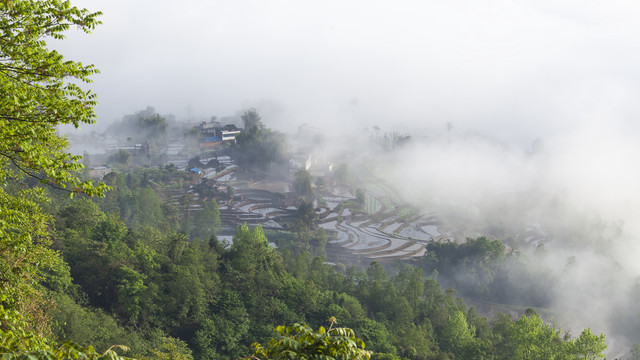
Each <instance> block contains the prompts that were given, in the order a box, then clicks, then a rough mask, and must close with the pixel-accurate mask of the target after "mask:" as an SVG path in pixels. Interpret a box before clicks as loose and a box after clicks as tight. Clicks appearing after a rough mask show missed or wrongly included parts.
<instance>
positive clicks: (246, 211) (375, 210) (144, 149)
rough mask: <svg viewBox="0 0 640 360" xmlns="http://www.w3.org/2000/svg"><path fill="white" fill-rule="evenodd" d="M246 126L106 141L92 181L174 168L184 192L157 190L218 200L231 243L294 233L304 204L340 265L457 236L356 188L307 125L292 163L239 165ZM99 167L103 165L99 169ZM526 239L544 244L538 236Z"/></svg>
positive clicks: (234, 122) (379, 192)
mask: <svg viewBox="0 0 640 360" xmlns="http://www.w3.org/2000/svg"><path fill="white" fill-rule="evenodd" d="M256 115H257V113H256ZM146 116H149V114H146ZM245 116H246V114H245ZM242 125H244V124H242V117H240V116H237V117H222V118H221V119H220V120H217V118H213V119H212V120H211V121H209V122H198V123H186V124H180V132H174V134H178V135H177V136H176V135H173V136H172V135H162V136H159V137H157V138H156V139H147V140H145V141H144V142H141V143H134V144H124V145H123V142H122V140H120V141H119V142H115V141H114V140H113V139H111V140H110V141H111V142H109V141H105V144H107V145H106V149H105V151H104V152H103V153H102V154H87V155H88V158H90V159H91V166H90V167H89V168H88V170H87V174H88V176H90V177H92V178H94V179H101V178H102V177H104V176H105V175H106V174H108V173H109V172H111V171H123V170H126V169H132V168H135V167H137V166H142V167H149V166H154V165H155V166H158V167H159V168H165V167H175V169H176V170H177V171H178V172H181V173H183V176H184V177H185V178H186V179H188V181H186V182H185V183H184V184H185V185H184V186H183V187H182V188H168V189H158V190H160V191H161V193H162V194H164V197H165V198H167V199H169V201H172V202H174V203H175V204H178V203H179V201H180V199H181V198H182V197H183V196H185V194H189V196H192V197H193V201H192V204H191V205H190V209H189V211H194V212H197V211H199V210H200V209H201V207H202V203H203V201H206V200H210V199H214V200H216V202H217V203H218V205H219V208H220V220H221V226H220V231H219V233H218V234H219V236H220V237H221V238H223V239H226V240H228V241H230V240H231V238H232V235H233V233H234V231H235V228H236V227H237V226H239V225H242V224H247V225H249V226H255V225H258V224H260V225H261V226H262V227H263V228H264V229H267V230H272V231H287V230H290V229H291V228H292V227H294V226H295V225H294V224H295V222H296V221H297V219H298V218H299V216H300V207H301V205H302V204H303V203H304V202H308V203H310V204H312V209H313V214H312V218H313V221H312V222H311V223H309V225H310V226H311V227H313V228H318V229H323V231H324V232H325V233H326V234H327V236H328V241H327V245H326V250H327V261H330V262H334V263H341V264H346V265H354V264H365V265H366V264H368V262H370V261H371V260H376V261H378V262H384V261H391V260H397V259H412V258H420V257H422V256H423V255H424V254H425V251H426V246H427V244H428V243H429V242H431V241H434V240H445V239H449V238H452V237H454V236H456V234H455V229H451V228H447V227H446V226H444V225H443V224H441V222H440V220H439V219H438V213H437V212H436V211H432V212H429V213H425V212H420V211H418V210H416V209H413V208H411V207H408V206H403V205H401V204H400V203H399V202H398V199H397V198H396V197H395V196H394V195H393V191H392V190H390V189H388V187H386V186H385V185H384V183H383V182H381V181H375V180H374V181H371V179H370V180H368V181H367V182H361V183H360V184H357V183H356V182H355V181H353V179H347V178H346V177H347V176H346V175H345V173H344V172H345V168H346V167H347V165H346V164H340V163H339V160H337V161H336V160H335V159H330V158H329V157H328V156H327V155H325V154H322V153H321V152H319V151H316V147H317V146H314V144H316V143H317V142H318V141H321V140H319V139H321V136H322V132H321V131H320V130H318V129H315V128H312V127H309V126H304V125H303V126H300V127H299V128H298V129H297V132H296V133H295V134H293V135H290V136H287V137H286V139H285V141H286V142H287V144H288V147H287V151H283V154H284V155H285V156H286V158H284V159H282V161H280V162H279V163H277V164H276V163H273V164H272V166H271V167H270V168H269V169H267V170H266V172H265V171H264V170H263V169H254V168H250V167H249V168H247V167H246V165H245V167H243V166H239V164H238V158H239V157H241V154H239V150H238V146H237V144H238V140H240V141H242V136H243V135H242V134H243V133H244V132H245V131H246V130H245V128H244V126H242ZM259 126H260V127H261V128H263V125H262V124H260V125H259ZM263 131H269V130H268V129H267V130H263ZM180 135H181V136H180ZM158 138H159V139H162V140H163V141H157V139H158ZM401 139H402V141H406V137H402V138H401ZM130 140H131V139H130ZM290 149H292V150H290ZM124 151H126V152H128V153H129V154H130V158H128V157H127V160H126V162H125V163H121V162H118V161H117V158H118V154H119V153H122V152H124ZM94 159H95V160H94ZM99 160H103V161H105V164H100V166H93V165H94V164H95V162H96V161H99ZM340 167H341V169H340ZM304 175H306V176H308V177H309V179H307V181H308V184H306V186H308V189H305V190H300V189H298V190H296V189H295V187H296V184H295V183H296V181H300V179H298V180H297V178H299V177H300V176H303V177H304ZM527 236H528V237H529V238H530V240H531V241H540V240H541V239H540V238H539V236H538V237H536V236H537V235H535V234H533V235H527ZM542 240H543V239H542Z"/></svg>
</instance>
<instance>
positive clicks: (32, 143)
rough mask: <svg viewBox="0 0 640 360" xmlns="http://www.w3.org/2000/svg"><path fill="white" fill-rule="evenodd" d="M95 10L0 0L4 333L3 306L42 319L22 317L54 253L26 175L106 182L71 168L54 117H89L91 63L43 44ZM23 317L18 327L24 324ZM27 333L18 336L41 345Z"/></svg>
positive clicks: (77, 188) (74, 189) (0, 332)
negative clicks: (40, 272) (86, 86)
mask: <svg viewBox="0 0 640 360" xmlns="http://www.w3.org/2000/svg"><path fill="white" fill-rule="evenodd" d="M99 15H100V13H90V12H88V11H87V10H86V9H78V8H77V7H74V6H72V5H71V4H70V2H69V1H60V0H14V1H2V2H0V30H1V31H2V36H0V184H2V186H0V294H2V295H0V305H1V306H0V308H4V309H5V310H7V311H9V312H8V313H5V314H3V316H4V319H5V321H3V322H2V323H1V324H0V337H3V338H4V337H5V336H9V335H7V334H13V335H12V336H17V335H16V334H18V333H22V334H24V332H15V331H14V332H12V331H11V325H9V324H10V323H11V320H6V319H7V316H8V314H13V315H11V316H10V318H9V319H11V318H13V319H14V320H15V321H18V322H20V319H24V320H27V321H28V322H29V323H30V324H32V325H31V326H29V327H30V328H31V330H33V329H35V328H36V327H37V326H38V325H37V324H41V323H42V321H29V320H33V319H34V317H37V312H38V310H34V309H38V308H40V305H41V304H42V300H40V299H39V296H37V291H36V290H35V284H36V282H37V276H36V274H37V273H38V270H39V269H40V268H42V267H43V266H46V265H47V264H49V263H51V262H55V261H56V258H57V254H56V253H54V252H53V251H51V250H50V249H49V248H48V244H49V240H48V239H49V234H48V226H49V224H50V217H49V216H47V215H45V214H44V212H43V211H42V210H41V208H40V205H39V204H40V203H41V202H44V201H46V200H47V199H46V197H45V196H44V191H43V190H42V189H35V188H33V187H31V186H28V185H31V183H29V182H28V181H26V180H29V181H31V180H37V181H39V182H41V183H43V184H46V185H49V186H51V187H55V188H59V189H62V190H63V191H66V192H68V193H69V195H71V196H72V195H74V194H80V193H87V194H89V195H101V194H102V193H103V192H104V191H105V189H106V186H105V185H104V184H100V185H98V186H95V187H94V186H93V184H92V183H91V182H85V181H82V180H80V179H79V178H78V177H77V176H76V172H78V171H79V170H81V169H82V163H81V162H80V160H81V157H79V156H75V155H71V154H69V153H68V152H67V147H68V142H67V140H66V139H65V138H63V137H61V136H59V135H58V134H57V132H56V127H57V126H58V125H63V124H72V125H74V126H75V127H78V126H80V125H81V124H90V123H93V122H94V118H95V113H94V109H93V107H94V105H95V104H96V97H95V94H93V93H92V92H91V91H90V90H84V89H83V88H82V87H81V84H83V83H90V82H91V79H90V76H91V75H93V74H95V73H97V72H98V71H97V70H96V69H95V68H94V67H93V66H92V65H89V66H85V65H82V64H81V63H79V62H74V61H68V60H66V59H64V58H63V56H62V55H61V54H60V53H58V52H57V51H55V50H50V49H48V48H47V44H46V40H47V39H63V38H64V34H63V33H64V31H65V30H67V29H68V28H69V26H71V25H76V26H78V27H79V28H80V29H82V30H83V31H85V32H90V31H91V30H92V29H93V28H94V27H95V26H96V25H97V24H99V21H98V20H97V17H98V16H99ZM29 309H30V310H29ZM18 314H20V315H18ZM16 324H17V323H16ZM22 324H23V325H24V327H22V326H20V327H21V328H22V330H25V327H26V328H27V329H26V330H29V327H27V326H26V323H22ZM14 330H15V329H14ZM35 330H37V329H35ZM45 330H46V329H45ZM37 332H38V331H36V333H37ZM43 334H44V330H43V331H41V334H40V335H43ZM27 338H31V339H33V338H34V337H29V336H27ZM35 338H37V337H35ZM30 341H32V340H29V341H25V342H22V343H21V344H22V346H26V347H27V348H31V349H33V348H38V347H40V346H36V345H35V344H29V342H30ZM5 343H6V342H5Z"/></svg>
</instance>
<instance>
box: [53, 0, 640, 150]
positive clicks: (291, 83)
mask: <svg viewBox="0 0 640 360" xmlns="http://www.w3.org/2000/svg"><path fill="white" fill-rule="evenodd" d="M74 4H76V5H78V6H81V7H87V8H89V9H90V10H100V11H102V12H104V16H103V17H102V21H103V23H104V24H103V25H101V26H100V27H98V28H97V29H96V30H95V31H94V32H93V33H92V34H91V35H88V36H85V35H83V34H82V33H80V32H77V31H73V32H71V33H70V34H69V38H68V39H67V40H65V41H64V42H63V43H61V44H60V45H56V46H57V47H58V48H60V49H61V50H62V51H63V53H64V54H66V55H68V56H67V57H68V58H71V59H74V60H81V61H83V62H85V63H94V64H95V65H97V66H98V68H99V69H100V70H101V71H102V74H101V75H99V76H96V77H95V91H96V92H97V93H98V95H99V101H100V105H99V107H98V114H99V117H100V119H99V120H100V121H101V122H109V121H111V120H113V119H118V118H120V117H121V116H122V115H124V114H128V113H132V112H134V111H136V110H139V109H143V108H145V107H146V106H147V105H151V106H154V107H155V108H156V109H157V110H158V111H159V112H160V113H163V114H166V113H173V114H174V115H176V117H177V118H178V119H181V118H186V117H187V116H189V115H190V114H191V115H192V116H195V117H207V118H208V117H210V116H212V115H217V116H223V115H230V114H233V113H235V112H236V111H238V110H239V109H241V108H243V107H248V106H257V107H259V108H261V109H262V111H263V113H264V117H265V120H267V121H271V122H272V123H271V124H267V125H268V126H269V125H272V126H273V127H275V128H280V129H283V127H284V126H285V124H286V123H293V124H300V123H304V122H310V123H316V124H318V123H319V124H325V125H326V126H336V125H339V126H350V125H352V128H361V127H363V126H371V125H377V126H380V127H381V128H382V129H383V130H386V131H395V130H400V131H402V130H405V129H408V128H409V127H411V128H418V127H419V128H423V129H429V128H435V129H439V130H442V128H443V127H444V124H445V123H446V122H448V121H452V122H453V123H454V126H455V129H456V130H459V131H467V130H476V131H481V132H484V133H490V134H492V135H495V136H497V137H498V138H501V139H510V138H514V139H517V140H518V141H525V142H530V141H532V140H534V139H536V138H537V137H540V136H547V135H549V134H552V133H553V134H555V133H558V132H561V133H562V132H567V131H571V130H572V129H573V128H575V127H581V126H583V125H584V124H592V123H601V122H606V123H607V124H609V125H611V126H614V127H617V128H619V129H620V130H622V131H625V132H626V131H637V130H638V127H637V126H635V125H634V124H635V118H636V117H637V115H638V113H639V112H640V105H638V104H640V102H638V101H637V99H638V98H639V96H638V95H640V88H639V87H638V80H639V78H640V76H639V75H640V73H639V71H638V64H640V37H639V36H638V34H640V2H636V1H596V0H580V1H570V0H553V1H540V0H536V1H512V0H507V1H489V0H470V1H461V0H451V1H370V0H368V1H360V0H352V1H264V0H260V1H248V0H233V1H209V0H207V1H205V0H185V1H180V2H178V1H175V0H172V1H168V0H155V1H131V0H127V1H125V0H85V1H77V0H76V1H74Z"/></svg>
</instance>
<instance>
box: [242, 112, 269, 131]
mask: <svg viewBox="0 0 640 360" xmlns="http://www.w3.org/2000/svg"><path fill="white" fill-rule="evenodd" d="M240 117H241V118H242V122H243V123H244V130H245V131H246V130H251V129H253V128H254V127H258V128H261V127H263V125H262V122H261V121H260V120H261V117H260V113H259V112H258V109H256V108H250V109H247V110H245V111H244V113H243V114H242V116H240Z"/></svg>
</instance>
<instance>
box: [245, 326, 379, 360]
mask: <svg viewBox="0 0 640 360" xmlns="http://www.w3.org/2000/svg"><path fill="white" fill-rule="evenodd" d="M330 321H331V326H330V327H329V329H328V330H327V329H325V328H324V327H322V326H321V327H320V328H319V329H318V331H313V330H312V329H311V328H310V327H308V326H306V325H301V324H295V325H293V326H288V327H284V326H278V327H276V329H275V331H276V333H277V334H278V335H277V337H275V338H273V339H271V340H269V343H268V344H267V345H266V346H263V345H260V344H259V343H254V344H253V345H252V347H253V348H254V353H253V357H254V358H258V359H326V360H332V359H367V360H368V359H370V358H371V351H368V350H365V349H364V346H365V345H364V341H362V340H361V339H359V338H357V337H356V336H355V333H354V332H353V330H351V329H349V328H342V327H340V328H334V327H333V325H334V324H335V322H336V320H335V318H331V319H330Z"/></svg>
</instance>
